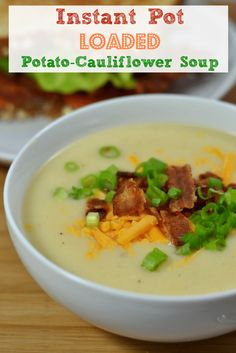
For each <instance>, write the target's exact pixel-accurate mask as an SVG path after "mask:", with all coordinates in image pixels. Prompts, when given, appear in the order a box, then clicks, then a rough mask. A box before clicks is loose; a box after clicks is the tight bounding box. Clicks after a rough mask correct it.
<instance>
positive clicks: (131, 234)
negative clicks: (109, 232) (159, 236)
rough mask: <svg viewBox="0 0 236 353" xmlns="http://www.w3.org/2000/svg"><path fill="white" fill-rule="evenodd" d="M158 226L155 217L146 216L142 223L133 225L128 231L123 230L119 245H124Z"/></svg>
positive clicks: (119, 237)
mask: <svg viewBox="0 0 236 353" xmlns="http://www.w3.org/2000/svg"><path fill="white" fill-rule="evenodd" d="M156 224H157V219H156V217H154V216H150V215H147V216H144V217H143V218H142V219H141V220H140V221H138V222H136V223H134V224H132V225H131V227H129V228H127V229H122V230H121V232H120V234H119V236H118V239H117V241H118V243H119V244H121V245H123V244H127V243H129V242H130V241H132V240H134V239H135V238H138V237H139V236H140V235H142V234H144V233H146V232H148V231H149V230H150V229H151V228H152V227H153V226H155V225H156Z"/></svg>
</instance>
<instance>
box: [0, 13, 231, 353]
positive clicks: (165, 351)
mask: <svg viewBox="0 0 236 353" xmlns="http://www.w3.org/2000/svg"><path fill="white" fill-rule="evenodd" d="M235 14H236V11H235ZM225 100H226V101H229V102H232V103H234V104H236V87H235V88H234V89H233V90H232V91H231V92H230V93H229V94H228V95H227V96H226V97H225ZM6 174H7V168H6V167H4V166H0V195H2V191H3V185H4V180H5V177H6ZM180 320H181V318H180ZM132 352H135V353H212V352H214V353H235V352H236V332H234V333H231V334H228V335H225V336H222V337H217V338H214V339H210V340H205V341H199V342H194V343H181V344H160V343H150V342H143V341H136V340H132V339H128V338H123V337H119V336H116V335H113V334H110V333H107V332H105V331H102V330H100V329H98V328H96V327H93V326H91V325H90V324H88V323H87V322H84V321H83V320H81V319H80V318H79V317H77V316H75V315H73V314H72V313H70V312H69V311H67V310H66V309H64V308H63V307H62V306H61V305H59V304H57V303H56V302H55V301H53V300H52V299H51V298H49V297H48V295H47V294H45V293H44V292H43V291H42V290H41V288H40V287H39V286H38V285H37V284H36V283H35V281H34V280H33V279H32V278H31V277H30V275H29V274H28V273H27V272H26V270H25V268H24V267H23V265H22V264H21V262H20V260H19V258H18V256H17V254H16V252H15V250H14V248H13V245H12V243H11V240H10V236H9V234H8V231H7V227H6V221H5V215H4V210H3V204H2V196H1V197H0V353H132Z"/></svg>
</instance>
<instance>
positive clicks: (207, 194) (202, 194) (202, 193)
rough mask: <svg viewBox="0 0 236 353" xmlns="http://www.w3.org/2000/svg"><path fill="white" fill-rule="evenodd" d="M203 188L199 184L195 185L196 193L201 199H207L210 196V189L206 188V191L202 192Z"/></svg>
mask: <svg viewBox="0 0 236 353" xmlns="http://www.w3.org/2000/svg"><path fill="white" fill-rule="evenodd" d="M203 190H204V189H203V188H202V187H201V186H198V187H197V194H198V197H199V198H200V199H201V200H208V199H210V198H211V197H212V191H211V190H209V189H207V193H205V192H203Z"/></svg>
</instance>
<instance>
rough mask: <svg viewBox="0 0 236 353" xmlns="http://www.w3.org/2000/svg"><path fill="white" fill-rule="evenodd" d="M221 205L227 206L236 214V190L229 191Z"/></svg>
mask: <svg viewBox="0 0 236 353" xmlns="http://www.w3.org/2000/svg"><path fill="white" fill-rule="evenodd" d="M219 203H220V204H225V205H226V206H227V207H229V209H230V210H231V211H233V212H236V190H235V189H231V188H230V189H228V190H227V191H226V192H225V193H224V194H223V195H222V196H221V198H220V201H219Z"/></svg>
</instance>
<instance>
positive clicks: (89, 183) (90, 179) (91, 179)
mask: <svg viewBox="0 0 236 353" xmlns="http://www.w3.org/2000/svg"><path fill="white" fill-rule="evenodd" d="M80 183H81V185H82V186H83V188H90V189H94V188H96V186H97V176H96V175H95V174H89V175H86V176H85V177H83V178H82V179H80Z"/></svg>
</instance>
